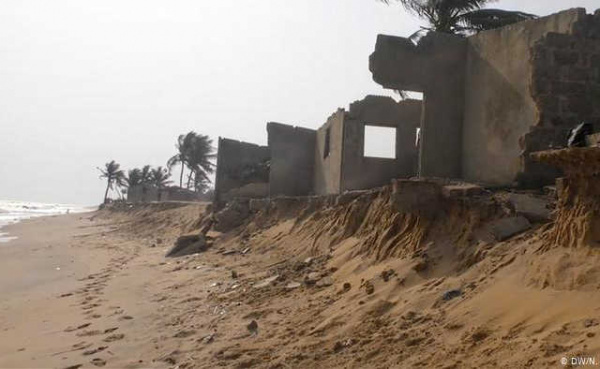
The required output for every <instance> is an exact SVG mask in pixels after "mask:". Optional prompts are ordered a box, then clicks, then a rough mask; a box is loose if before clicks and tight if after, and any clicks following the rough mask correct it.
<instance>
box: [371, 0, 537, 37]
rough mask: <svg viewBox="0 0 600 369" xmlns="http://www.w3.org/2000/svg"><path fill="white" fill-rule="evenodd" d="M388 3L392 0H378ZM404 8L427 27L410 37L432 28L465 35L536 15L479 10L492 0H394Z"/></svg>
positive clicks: (418, 35)
mask: <svg viewBox="0 0 600 369" xmlns="http://www.w3.org/2000/svg"><path fill="white" fill-rule="evenodd" d="M380 1H382V2H384V3H386V4H389V3H390V2H391V1H393V0H380ZM396 1H399V2H400V3H401V4H402V5H403V6H404V8H405V9H406V10H408V11H409V12H411V13H413V14H415V15H416V16H418V17H419V18H422V19H425V20H426V21H427V22H428V23H429V26H427V27H421V30H420V31H417V32H416V33H415V34H413V35H412V36H411V37H410V38H411V39H415V38H419V37H420V36H422V35H423V33H424V32H429V31H435V32H441V33H451V34H456V35H462V36H466V35H469V34H472V33H477V32H480V31H485V30H489V29H494V28H498V27H503V26H506V25H508V24H512V23H516V22H520V21H523V20H527V19H533V18H537V16H535V15H533V14H528V13H523V12H518V11H508V10H500V9H482V8H483V7H484V6H485V5H486V4H488V3H491V2H493V1H495V0H396Z"/></svg>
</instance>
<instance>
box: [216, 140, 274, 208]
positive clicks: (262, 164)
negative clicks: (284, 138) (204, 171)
mask: <svg viewBox="0 0 600 369" xmlns="http://www.w3.org/2000/svg"><path fill="white" fill-rule="evenodd" d="M269 160H270V152H269V148H268V147H266V146H259V145H255V144H251V143H247V142H241V141H236V140H230V139H227V138H219V146H218V151H217V170H216V178H215V205H216V207H217V208H220V207H221V206H223V205H224V203H225V202H227V201H229V200H231V199H232V198H233V197H249V198H260V197H266V196H267V195H268V193H267V192H266V190H265V188H266V185H262V186H261V185H254V186H247V185H249V184H261V183H262V184H266V183H268V180H269V175H268V165H269Z"/></svg>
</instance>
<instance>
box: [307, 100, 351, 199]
mask: <svg viewBox="0 0 600 369" xmlns="http://www.w3.org/2000/svg"><path fill="white" fill-rule="evenodd" d="M345 114H346V113H345V111H344V109H338V110H337V111H336V112H335V113H334V114H333V115H332V116H330V117H329V119H327V122H326V123H325V124H324V125H323V126H321V128H319V129H318V130H317V137H316V140H317V141H316V144H315V167H314V170H315V174H314V192H315V194H317V195H327V194H337V193H340V191H341V179H342V146H343V142H344V118H345ZM328 130H329V155H327V156H326V155H325V146H326V138H327V131H328Z"/></svg>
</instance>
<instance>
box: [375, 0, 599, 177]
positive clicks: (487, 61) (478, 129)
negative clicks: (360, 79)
mask: <svg viewBox="0 0 600 369" xmlns="http://www.w3.org/2000/svg"><path fill="white" fill-rule="evenodd" d="M370 70H371V72H372V73H373V79H374V80H375V81H376V82H378V83H379V84H381V85H382V86H384V87H386V88H390V89H395V90H411V91H420V92H422V93H423V94H424V107H423V117H422V121H421V131H422V146H421V151H420V159H419V174H420V175H421V176H425V177H450V178H459V179H463V180H466V181H470V182H476V183H482V184H485V185H491V186H512V185H515V184H518V185H521V186H525V187H538V186H540V185H544V184H548V183H551V182H553V181H554V179H555V178H556V176H557V174H558V173H557V172H556V170H555V169H553V168H551V167H548V166H546V165H544V164H540V163H536V162H533V161H531V160H530V158H529V154H530V153H532V152H535V151H540V150H545V149H548V148H550V147H564V146H565V145H566V140H567V134H568V132H569V130H570V129H572V128H573V127H574V126H575V125H576V124H578V123H580V122H581V121H587V122H589V123H593V124H594V126H595V129H596V130H597V129H599V128H600V11H596V13H595V14H594V15H588V14H586V11H585V9H571V10H567V11H564V12H561V13H558V14H554V15H551V16H548V17H544V18H540V19H536V20H531V21H525V22H521V23H517V24H514V25H510V26H507V27H503V28H500V29H496V30H491V31H485V32H481V33H479V34H477V35H474V36H471V37H468V38H461V37H456V36H452V35H446V34H438V33H430V34H428V35H427V36H426V37H425V38H423V39H422V40H421V41H420V42H419V43H418V45H415V44H413V43H412V42H411V41H409V40H408V39H406V38H401V37H393V36H384V35H380V36H378V38H377V44H376V47H375V52H374V53H373V54H372V55H371V58H370Z"/></svg>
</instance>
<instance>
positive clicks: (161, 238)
mask: <svg viewBox="0 0 600 369" xmlns="http://www.w3.org/2000/svg"><path fill="white" fill-rule="evenodd" d="M203 211H204V205H189V206H172V205H167V204H162V205H143V206H140V207H139V209H134V210H131V211H124V212H120V211H112V212H111V211H100V212H94V213H85V214H72V215H63V216H54V217H45V218H37V219H31V220H27V221H24V222H22V223H18V224H15V225H12V226H10V228H9V231H10V233H11V234H12V235H15V236H18V239H17V240H14V241H12V242H9V243H7V244H5V245H3V247H1V248H0V263H1V265H0V273H1V281H2V283H1V285H0V291H1V292H2V296H3V298H2V300H1V302H0V311H1V314H0V367H2V368H71V369H72V368H95V367H103V366H104V367H108V368H215V367H227V368H324V367H326V368H414V367H418V366H423V367H439V368H482V367H490V368H508V367H510V368H528V367H558V366H559V365H560V364H559V363H560V360H561V359H562V358H563V357H569V358H571V357H572V356H575V355H580V356H585V355H587V356H586V357H594V358H595V357H598V356H599V355H600V340H599V338H598V337H599V336H598V334H600V325H599V322H600V317H599V315H598V311H600V297H598V294H597V290H598V288H600V287H599V286H600V284H599V283H600V273H599V272H598V270H597V267H596V266H595V265H597V260H598V258H599V256H598V255H597V253H596V252H595V251H586V250H579V251H577V252H574V251H573V252H571V253H570V254H566V253H565V251H564V250H561V249H555V250H550V251H548V252H545V253H544V254H542V255H540V254H538V253H537V251H536V250H539V246H540V245H541V243H540V240H539V238H538V235H537V231H535V230H534V231H532V232H529V233H525V234H524V235H522V236H519V237H516V238H515V239H513V240H510V241H507V242H502V243H498V244H495V245H494V246H493V248H492V247H491V246H489V245H488V246H485V252H484V253H483V254H482V252H483V251H478V252H477V253H478V254H481V255H483V256H481V257H480V260H479V261H478V262H477V263H476V264H474V265H472V266H468V267H465V265H466V264H465V259H461V257H463V256H462V255H461V254H460V253H457V252H449V249H448V246H447V245H445V244H444V243H439V244H437V245H435V246H434V245H430V246H429V249H428V251H427V252H428V254H429V258H430V259H429V260H430V266H429V269H428V270H426V271H422V270H420V269H419V268H418V267H417V266H416V265H417V264H418V259H415V258H414V257H413V258H410V257H408V258H405V257H404V258H388V259H385V260H377V259H376V258H374V257H370V256H368V255H361V251H360V247H361V245H362V244H364V242H365V240H364V239H363V240H362V241H361V239H359V238H356V237H350V238H347V239H345V240H342V241H338V242H337V243H336V244H335V247H334V248H330V246H329V245H331V244H332V243H331V236H326V234H325V233H324V232H323V231H322V229H330V227H331V225H330V223H328V222H329V220H331V219H338V218H337V217H338V216H339V214H338V215H336V216H333V215H331V214H334V213H329V214H330V215H327V214H325V215H324V214H319V213H317V214H318V215H315V217H314V218H307V219H304V220H302V221H301V220H299V219H300V218H297V217H286V216H282V215H281V214H279V215H277V217H278V218H277V219H278V220H277V221H275V220H276V219H271V220H270V221H266V220H265V219H262V220H261V219H259V218H257V219H255V220H254V221H253V222H251V223H248V224H247V225H245V226H244V227H243V228H241V229H239V230H237V231H236V232H233V233H228V234H218V233H214V232H211V233H210V234H209V235H211V237H214V244H213V245H212V247H211V248H209V249H208V250H207V251H206V252H203V253H200V254H195V255H190V256H185V257H180V258H174V259H168V258H165V257H164V255H165V252H166V251H167V250H168V249H169V248H170V247H171V246H172V245H173V242H174V241H175V240H176V238H177V237H178V236H179V235H181V234H186V233H188V232H190V231H194V230H196V231H197V229H198V228H199V226H200V223H199V222H198V220H199V219H201V214H202V213H203ZM332 211H333V210H332ZM336 211H337V210H336ZM329 216H332V217H333V218H328V217H329ZM328 219H329V220H328ZM377 219H378V222H382V221H383V220H382V218H381V217H378V218H377ZM365 222H368V217H367V218H366V220H365ZM332 229H335V227H334V228H332ZM319 235H320V236H319ZM446 236H447V235H445V237H446ZM482 250H483V249H482ZM467 262H468V260H467ZM467 265H470V264H467ZM457 271H459V272H457ZM454 289H459V290H460V293H459V294H457V295H456V296H454V295H449V296H450V297H449V298H446V295H447V292H448V291H453V290H454Z"/></svg>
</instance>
